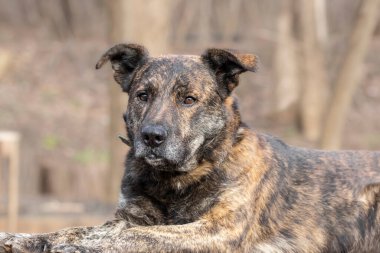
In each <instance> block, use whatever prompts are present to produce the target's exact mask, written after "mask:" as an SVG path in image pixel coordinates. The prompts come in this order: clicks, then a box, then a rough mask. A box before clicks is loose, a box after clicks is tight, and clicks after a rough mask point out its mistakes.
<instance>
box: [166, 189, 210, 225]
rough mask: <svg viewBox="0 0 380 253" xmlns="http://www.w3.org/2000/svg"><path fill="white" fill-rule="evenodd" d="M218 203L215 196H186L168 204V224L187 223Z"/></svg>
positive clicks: (198, 217)
mask: <svg viewBox="0 0 380 253" xmlns="http://www.w3.org/2000/svg"><path fill="white" fill-rule="evenodd" d="M215 203H217V198H216V197H214V196H210V197H204V198H197V199H188V198H184V199H182V200H178V201H177V202H173V203H170V204H168V205H167V209H166V222H167V224H186V223H190V222H193V221H196V220H199V219H200V217H201V216H202V215H203V214H205V213H206V212H207V211H209V210H210V209H211V208H212V207H213V205H214V204H215Z"/></svg>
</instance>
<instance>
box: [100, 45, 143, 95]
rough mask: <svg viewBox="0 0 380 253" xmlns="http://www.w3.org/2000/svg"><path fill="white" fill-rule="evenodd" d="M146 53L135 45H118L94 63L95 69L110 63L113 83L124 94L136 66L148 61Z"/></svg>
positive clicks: (127, 89)
mask: <svg viewBox="0 0 380 253" xmlns="http://www.w3.org/2000/svg"><path fill="white" fill-rule="evenodd" d="M148 56H149V54H148V51H147V50H146V49H145V48H144V47H143V46H140V45H137V44H118V45H116V46H113V47H111V48H110V49H108V50H107V52H105V53H104V54H103V56H102V57H101V58H100V59H99V61H98V62H97V63H96V66H95V68H96V69H99V68H101V67H102V66H103V65H104V64H105V63H106V62H107V61H110V62H111V65H112V69H113V70H114V78H115V81H116V82H117V83H118V84H120V86H121V88H122V89H123V91H124V92H128V91H129V88H130V87H129V86H130V82H131V78H132V75H133V73H134V71H135V70H136V69H137V67H138V66H141V65H142V64H143V63H144V62H145V61H146V60H147V59H148Z"/></svg>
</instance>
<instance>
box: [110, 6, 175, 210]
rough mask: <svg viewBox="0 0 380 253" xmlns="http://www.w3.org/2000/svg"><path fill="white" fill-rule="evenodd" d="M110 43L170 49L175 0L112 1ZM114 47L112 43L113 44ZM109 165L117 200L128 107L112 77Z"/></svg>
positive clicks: (113, 197)
mask: <svg viewBox="0 0 380 253" xmlns="http://www.w3.org/2000/svg"><path fill="white" fill-rule="evenodd" d="M107 3H108V8H109V28H108V29H109V38H110V42H111V43H112V45H113V44H116V43H126V42H134V43H140V44H143V45H144V46H146V47H147V49H148V50H149V52H150V53H151V54H152V55H155V54H160V53H167V52H168V51H169V35H170V28H171V27H170V13H171V10H170V8H171V5H172V4H173V3H174V1H170V0H163V1H156V0H113V1H109V2H107ZM110 46H111V45H110ZM110 82H111V84H110V85H109V96H110V164H109V171H108V172H107V175H106V177H105V178H106V180H107V182H106V188H107V189H106V196H105V198H106V200H107V201H109V202H112V203H114V202H115V200H116V199H117V197H118V194H119V192H120V182H121V178H122V174H123V168H124V165H123V162H124V159H125V155H126V152H127V148H126V146H125V144H122V142H121V141H120V140H119V139H118V138H117V136H118V135H119V134H123V135H124V134H125V126H124V121H123V120H122V114H123V112H124V111H125V109H126V107H127V95H126V94H125V93H122V92H121V88H120V87H119V85H117V84H116V83H115V82H114V81H113V80H112V81H110Z"/></svg>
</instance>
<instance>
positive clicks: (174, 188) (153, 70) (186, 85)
mask: <svg viewBox="0 0 380 253" xmlns="http://www.w3.org/2000/svg"><path fill="white" fill-rule="evenodd" d="M107 61H110V62H111V64H112V67H113V69H114V73H115V80H116V81H117V82H118V83H119V84H120V85H121V87H122V89H123V90H124V91H125V92H127V93H128V94H129V105H128V109H127V112H126V114H125V121H126V128H127V133H128V138H122V139H123V140H124V141H125V142H126V143H128V144H129V145H130V146H131V149H130V152H129V153H128V155H127V159H126V166H125V167H126V169H125V174H124V177H123V179H122V186H121V197H120V202H119V207H118V210H117V212H116V218H115V219H114V220H112V221H109V222H107V223H105V224H104V225H101V226H97V227H84V228H68V229H64V230H61V231H58V232H55V233H49V234H37V235H26V234H16V235H12V234H6V233H2V234H1V239H0V242H1V243H0V244H2V245H3V246H2V247H0V248H2V249H1V250H0V252H299V253H301V252H305V253H306V252H307V253H312V252H380V212H379V210H378V205H379V201H380V191H379V189H380V188H379V182H380V153H379V152H354V151H342V152H325V151H319V150H310V149H303V148H296V147H292V146H288V145H286V144H285V143H283V142H282V141H280V140H278V139H276V138H274V137H272V136H268V135H264V134H259V133H256V132H254V131H252V130H250V129H249V128H248V127H247V126H246V125H244V124H243V123H242V122H241V120H240V115H239V112H238V108H237V104H236V100H235V98H233V96H232V95H231V93H232V91H233V90H234V88H235V87H236V86H237V85H238V76H239V74H241V73H243V72H245V71H255V69H256V62H257V58H256V56H254V55H252V54H241V53H237V52H235V51H231V50H222V49H208V50H206V52H205V53H204V54H203V55H202V56H200V57H199V56H177V55H172V56H161V57H157V58H152V57H149V56H148V53H147V51H146V49H144V48H143V47H142V46H139V45H135V44H121V45H117V46H114V47H113V48H111V49H109V50H108V51H107V52H106V53H105V54H104V55H103V57H102V58H101V59H100V61H99V62H98V64H97V65H96V67H97V68H100V67H101V66H102V65H103V64H104V63H105V62H107Z"/></svg>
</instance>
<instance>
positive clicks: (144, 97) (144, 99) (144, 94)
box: [137, 92, 148, 102]
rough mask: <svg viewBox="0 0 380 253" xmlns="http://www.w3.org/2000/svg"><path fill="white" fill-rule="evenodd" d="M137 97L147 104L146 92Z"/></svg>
mask: <svg viewBox="0 0 380 253" xmlns="http://www.w3.org/2000/svg"><path fill="white" fill-rule="evenodd" d="M137 97H138V98H139V99H140V100H141V101H143V102H146V101H148V93H146V92H140V93H139V94H137Z"/></svg>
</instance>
